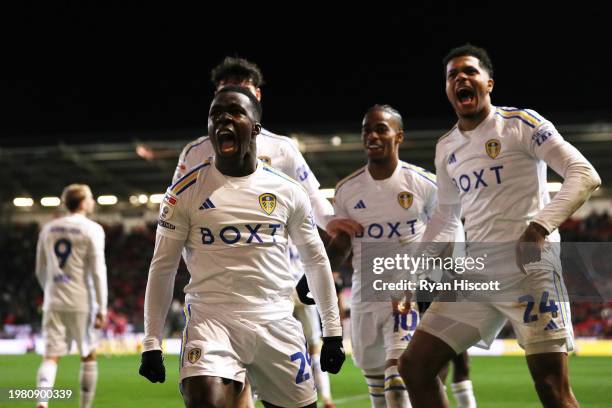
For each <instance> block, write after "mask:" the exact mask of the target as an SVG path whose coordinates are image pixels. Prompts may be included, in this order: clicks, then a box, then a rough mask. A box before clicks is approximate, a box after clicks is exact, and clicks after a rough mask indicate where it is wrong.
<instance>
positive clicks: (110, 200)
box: [97, 195, 117, 205]
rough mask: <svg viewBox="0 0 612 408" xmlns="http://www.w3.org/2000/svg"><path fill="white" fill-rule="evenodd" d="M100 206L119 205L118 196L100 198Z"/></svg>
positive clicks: (102, 196)
mask: <svg viewBox="0 0 612 408" xmlns="http://www.w3.org/2000/svg"><path fill="white" fill-rule="evenodd" d="M97 201H98V204H100V205H115V204H117V196H114V195H101V196H99V197H98V200H97Z"/></svg>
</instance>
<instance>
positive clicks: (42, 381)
mask: <svg viewBox="0 0 612 408" xmlns="http://www.w3.org/2000/svg"><path fill="white" fill-rule="evenodd" d="M56 374H57V363H56V362H55V361H53V360H47V359H44V360H43V362H42V363H41V364H40V367H39V368H38V373H37V374H36V387H37V388H39V389H40V388H44V389H51V388H53V385H54V384H55V375H56ZM47 405H48V402H46V401H41V400H40V399H39V400H38V401H37V405H36V406H37V407H45V408H46V407H47Z"/></svg>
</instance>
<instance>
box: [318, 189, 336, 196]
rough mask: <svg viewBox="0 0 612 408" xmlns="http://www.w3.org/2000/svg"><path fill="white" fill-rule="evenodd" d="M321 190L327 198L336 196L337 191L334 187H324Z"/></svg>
mask: <svg viewBox="0 0 612 408" xmlns="http://www.w3.org/2000/svg"><path fill="white" fill-rule="evenodd" d="M319 191H320V192H321V194H322V195H323V197H325V198H334V194H335V193H336V189H334V188H322V189H320V190H319Z"/></svg>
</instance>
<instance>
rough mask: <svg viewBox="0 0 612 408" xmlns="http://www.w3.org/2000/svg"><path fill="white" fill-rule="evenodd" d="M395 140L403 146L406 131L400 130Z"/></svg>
mask: <svg viewBox="0 0 612 408" xmlns="http://www.w3.org/2000/svg"><path fill="white" fill-rule="evenodd" d="M395 140H396V141H397V144H402V142H403V141H404V131H403V130H400V131H398V132H397V134H396V135H395Z"/></svg>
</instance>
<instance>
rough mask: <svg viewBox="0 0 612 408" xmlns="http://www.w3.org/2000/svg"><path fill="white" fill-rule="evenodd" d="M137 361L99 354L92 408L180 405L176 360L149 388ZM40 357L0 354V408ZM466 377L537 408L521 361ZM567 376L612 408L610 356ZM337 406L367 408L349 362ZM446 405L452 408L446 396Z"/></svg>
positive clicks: (68, 374)
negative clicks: (447, 402)
mask: <svg viewBox="0 0 612 408" xmlns="http://www.w3.org/2000/svg"><path fill="white" fill-rule="evenodd" d="M139 361H140V357H139V356H137V355H133V356H113V357H105V356H100V357H99V359H98V364H99V379H98V389H97V393H96V400H95V403H94V406H95V407H97V408H105V407H121V408H132V407H134V408H136V407H138V408H140V407H156V408H165V407H182V406H183V403H182V399H181V396H180V394H179V392H178V387H177V381H178V359H177V356H168V357H167V360H166V371H167V378H166V382H165V383H164V384H151V383H149V382H148V381H147V380H146V379H144V378H143V377H141V376H139V375H138V366H139ZM39 363H40V356H37V355H32V354H28V355H22V356H0V392H1V393H2V395H0V407H32V406H34V402H33V401H9V400H8V399H7V389H8V388H13V389H15V388H21V389H23V388H34V387H35V377H36V371H37V369H38V365H39ZM471 367H472V369H471V376H472V381H473V383H474V389H475V393H476V399H477V403H478V406H479V407H483V408H484V407H495V408H497V407H500V408H505V407H507V408H510V407H540V404H539V402H538V399H537V396H536V393H535V390H534V389H533V386H532V384H531V378H530V376H529V372H528V371H527V366H526V364H525V361H524V359H523V358H522V357H472V359H471ZM78 372H79V359H78V358H77V357H76V356H69V357H65V358H64V359H62V360H61V361H60V366H59V370H58V373H57V380H56V388H58V389H71V390H73V392H74V395H75V396H74V397H73V398H72V400H70V401H57V402H52V403H51V404H50V407H51V408H53V407H78ZM570 374H571V380H572V385H573V388H574V392H575V394H576V397H577V398H578V400H579V401H580V403H581V404H582V407H583V408H587V407H612V395H611V394H610V392H611V390H612V357H578V356H572V357H570ZM331 377H332V392H333V395H334V400H335V402H336V406H337V407H339V408H340V407H350V408H361V407H369V406H370V404H369V399H368V395H367V387H366V385H365V382H364V381H363V378H362V377H361V373H360V371H359V370H358V369H357V368H355V366H353V364H352V362H351V361H350V359H349V360H348V361H347V362H346V364H345V365H344V367H343V368H342V371H341V372H340V374H338V375H332V376H331ZM451 404H454V403H453V401H452V397H451Z"/></svg>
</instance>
